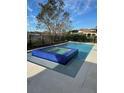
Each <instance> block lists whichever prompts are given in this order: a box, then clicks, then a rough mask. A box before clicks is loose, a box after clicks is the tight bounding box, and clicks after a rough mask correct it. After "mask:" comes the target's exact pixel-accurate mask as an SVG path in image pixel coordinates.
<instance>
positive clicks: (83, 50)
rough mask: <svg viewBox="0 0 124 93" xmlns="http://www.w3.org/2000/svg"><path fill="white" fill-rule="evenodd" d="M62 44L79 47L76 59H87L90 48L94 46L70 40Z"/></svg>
mask: <svg viewBox="0 0 124 93" xmlns="http://www.w3.org/2000/svg"><path fill="white" fill-rule="evenodd" d="M61 46H62V47H67V48H74V49H78V51H79V53H78V56H77V57H76V58H75V61H79V60H82V61H83V60H85V58H86V57H87V55H88V54H89V52H90V50H91V49H92V47H93V45H89V44H84V43H75V42H74V43H73V42H69V43H67V44H64V45H61Z"/></svg>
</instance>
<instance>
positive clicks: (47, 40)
mask: <svg viewBox="0 0 124 93" xmlns="http://www.w3.org/2000/svg"><path fill="white" fill-rule="evenodd" d="M51 38H54V39H52V40H51ZM66 41H77V42H93V43H96V42H97V36H96V35H95V34H93V35H91V34H89V35H86V34H70V33H64V34H62V35H50V34H48V35H46V36H44V37H43V39H41V40H35V41H33V40H31V42H29V43H28V49H32V48H36V47H42V46H48V45H52V44H57V43H61V42H66Z"/></svg>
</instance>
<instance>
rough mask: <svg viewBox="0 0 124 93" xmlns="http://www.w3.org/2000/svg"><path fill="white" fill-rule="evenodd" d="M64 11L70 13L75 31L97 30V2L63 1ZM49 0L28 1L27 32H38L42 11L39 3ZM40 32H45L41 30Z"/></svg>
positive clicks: (92, 0) (91, 0)
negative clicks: (38, 15)
mask: <svg viewBox="0 0 124 93" xmlns="http://www.w3.org/2000/svg"><path fill="white" fill-rule="evenodd" d="M63 1H64V3H65V6H64V9H65V10H66V11H68V12H69V13H70V19H71V21H72V27H73V29H82V28H95V27H96V26H97V0H63ZM40 2H41V3H43V4H46V3H47V0H27V30H28V31H36V24H37V21H36V16H37V14H38V13H39V11H40V7H39V6H38V3H40ZM40 31H43V29H41V30H40Z"/></svg>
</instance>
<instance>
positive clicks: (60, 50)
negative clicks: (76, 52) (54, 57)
mask: <svg viewBox="0 0 124 93" xmlns="http://www.w3.org/2000/svg"><path fill="white" fill-rule="evenodd" d="M70 50H71V49H68V48H62V47H52V48H48V49H46V50H44V51H46V52H53V53H57V54H61V55H63V54H65V53H67V52H68V51H70Z"/></svg>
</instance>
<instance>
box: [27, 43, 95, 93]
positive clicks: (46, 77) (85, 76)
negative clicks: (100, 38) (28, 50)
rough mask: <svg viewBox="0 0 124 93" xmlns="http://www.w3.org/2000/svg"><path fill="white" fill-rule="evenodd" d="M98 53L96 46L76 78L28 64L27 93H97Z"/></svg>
mask: <svg viewBox="0 0 124 93" xmlns="http://www.w3.org/2000/svg"><path fill="white" fill-rule="evenodd" d="M96 53H97V46H96V45H94V47H93V48H92V50H91V52H90V53H89V55H88V56H87V58H86V60H85V62H84V63H83V65H82V66H81V68H80V70H79V72H78V73H77V75H76V77H74V78H72V77H69V76H67V75H64V74H61V73H58V72H56V71H53V70H50V69H47V68H45V67H42V66H39V65H36V64H33V63H31V62H27V76H28V80H27V81H28V82H27V93H97V60H96V59H97V56H96Z"/></svg>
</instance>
